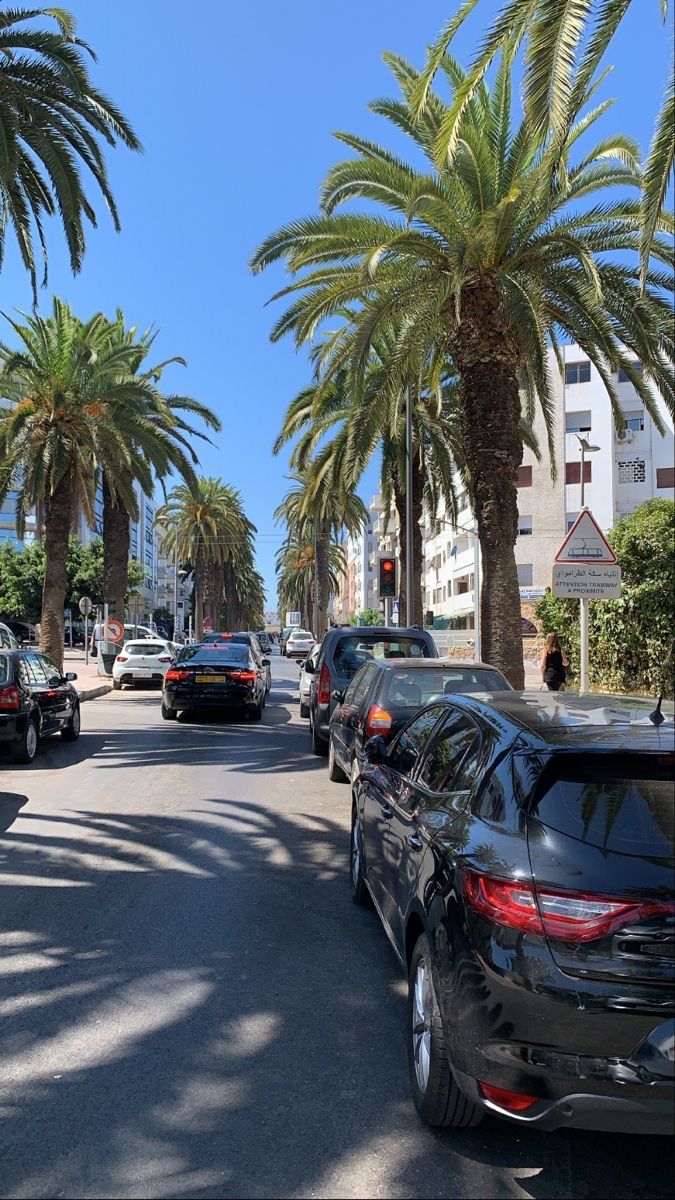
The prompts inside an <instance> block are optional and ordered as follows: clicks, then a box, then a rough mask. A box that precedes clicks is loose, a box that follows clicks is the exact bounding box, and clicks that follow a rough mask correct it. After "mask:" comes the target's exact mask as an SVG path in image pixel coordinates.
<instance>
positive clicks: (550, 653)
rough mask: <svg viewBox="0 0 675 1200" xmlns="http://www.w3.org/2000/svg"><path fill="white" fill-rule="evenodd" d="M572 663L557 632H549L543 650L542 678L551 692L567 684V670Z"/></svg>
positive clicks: (540, 664)
mask: <svg viewBox="0 0 675 1200" xmlns="http://www.w3.org/2000/svg"><path fill="white" fill-rule="evenodd" d="M569 665H570V660H569V658H568V657H567V654H566V652H565V651H564V650H563V648H562V646H561V645H560V640H559V638H558V635H557V633H549V634H547V637H546V645H545V646H544V649H543V650H542V652H541V660H540V663H539V666H540V667H541V680H542V683H545V684H546V686H547V688H548V690H549V692H559V691H560V689H561V687H564V685H565V672H566V671H567V668H568V667H569Z"/></svg>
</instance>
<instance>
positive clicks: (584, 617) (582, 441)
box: [576, 434, 600, 693]
mask: <svg viewBox="0 0 675 1200" xmlns="http://www.w3.org/2000/svg"><path fill="white" fill-rule="evenodd" d="M576 438H577V441H578V443H579V446H580V447H581V512H583V511H584V508H585V507H586V504H585V500H586V480H585V478H584V475H585V465H586V454H594V453H595V451H596V450H599V449H600V447H599V446H592V445H591V443H590V442H589V440H588V438H586V437H579V434H577V435H576ZM590 604H591V602H590V599H589V597H588V596H581V597H580V599H579V644H580V654H579V658H580V662H579V691H580V692H581V693H584V692H587V691H588V618H589V615H590Z"/></svg>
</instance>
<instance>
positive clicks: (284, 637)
mask: <svg viewBox="0 0 675 1200" xmlns="http://www.w3.org/2000/svg"><path fill="white" fill-rule="evenodd" d="M297 628H298V626H297V625H284V627H283V629H282V630H281V633H280V634H279V652H280V653H281V654H285V653H286V642H287V641H288V639H289V637H290V635H291V634H292V633H295V630H296V629H297Z"/></svg>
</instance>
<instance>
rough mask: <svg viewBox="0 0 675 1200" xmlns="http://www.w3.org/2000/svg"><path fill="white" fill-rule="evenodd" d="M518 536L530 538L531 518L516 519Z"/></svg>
mask: <svg viewBox="0 0 675 1200" xmlns="http://www.w3.org/2000/svg"><path fill="white" fill-rule="evenodd" d="M518 536H519V537H531V536H532V517H518Z"/></svg>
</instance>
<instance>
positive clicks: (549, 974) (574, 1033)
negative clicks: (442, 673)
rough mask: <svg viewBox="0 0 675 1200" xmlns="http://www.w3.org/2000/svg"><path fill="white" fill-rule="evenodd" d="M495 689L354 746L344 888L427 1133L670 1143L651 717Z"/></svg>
mask: <svg viewBox="0 0 675 1200" xmlns="http://www.w3.org/2000/svg"><path fill="white" fill-rule="evenodd" d="M653 707H654V705H653V702H646V703H645V702H644V701H643V702H640V701H639V700H632V699H627V698H625V697H624V698H619V697H613V696H584V697H578V696H575V697H573V696H572V695H569V696H561V695H560V694H559V693H556V694H548V693H545V694H541V695H540V694H539V693H534V692H533V693H529V694H528V693H525V694H524V695H520V694H519V693H517V692H502V693H500V694H499V695H495V696H492V697H491V698H489V700H488V699H487V698H485V699H481V698H480V697H478V696H453V697H449V698H448V699H447V700H444V701H440V702H438V703H436V704H433V705H431V706H430V707H428V708H425V709H423V710H422V711H421V712H419V713H417V715H416V716H415V717H413V719H412V721H411V722H410V723H409V724H408V725H407V726H405V728H404V729H402V730H401V732H400V733H399V734H398V737H397V738H395V739H394V741H393V742H390V743H388V744H385V743H384V742H383V741H382V740H381V738H379V737H375V738H372V739H371V740H370V741H368V742H366V744H365V746H364V753H363V757H362V761H361V764H360V765H361V771H360V775H359V777H358V779H357V781H356V786H355V788H354V798H353V806H352V842H351V887H352V896H353V899H354V900H355V901H356V902H357V903H365V902H366V901H367V900H369V899H372V900H373V902H374V903H375V906H376V908H377V911H378V913H379V915H380V918H381V920H382V922H383V924H384V926H385V928H386V930H387V932H388V934H389V938H390V940H391V942H392V944H393V946H394V948H395V950H396V952H397V954H398V956H399V958H400V960H401V964H402V966H403V968H404V970H405V972H406V974H407V976H408V980H409V990H408V1028H407V1035H406V1036H407V1041H408V1063H409V1075H410V1087H411V1091H412V1095H413V1099H414V1102H415V1105H416V1107H417V1110H418V1112H419V1114H420V1116H421V1117H422V1118H423V1120H425V1121H427V1122H428V1123H429V1124H430V1125H446V1126H462V1125H474V1124H476V1122H477V1121H478V1120H480V1117H481V1116H482V1115H483V1114H484V1113H485V1112H491V1113H493V1114H497V1115H499V1116H502V1117H508V1118H509V1119H510V1120H511V1121H514V1122H516V1123H518V1124H520V1125H527V1126H535V1127H538V1128H540V1129H557V1128H568V1129H570V1128H580V1129H601V1130H608V1131H611V1130H617V1131H620V1130H624V1131H626V1132H634V1133H672V1131H673V1127H674V1126H673V1119H674V1115H675V1114H674V1113H673V1095H674V1090H673V1060H674V1057H675V1039H674V1035H673V947H674V946H675V904H674V903H673V778H674V775H675V754H674V753H673V718H672V716H670V717H669V718H668V719H667V720H666V722H665V723H664V724H662V725H661V726H660V728H659V727H658V726H655V725H654V724H652V723H651V721H650V710H651V709H653Z"/></svg>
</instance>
